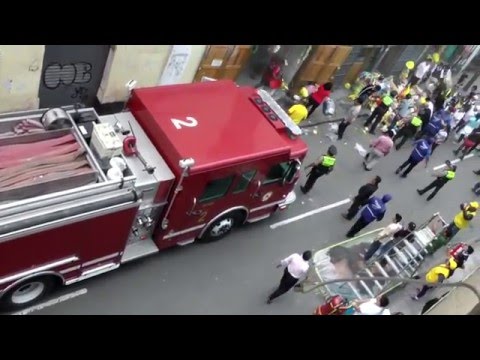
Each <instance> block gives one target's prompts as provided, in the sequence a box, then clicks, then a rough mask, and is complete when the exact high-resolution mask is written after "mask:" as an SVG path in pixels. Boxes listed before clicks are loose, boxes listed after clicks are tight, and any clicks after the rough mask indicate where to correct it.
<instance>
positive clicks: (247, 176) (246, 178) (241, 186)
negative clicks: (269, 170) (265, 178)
mask: <svg viewBox="0 0 480 360" xmlns="http://www.w3.org/2000/svg"><path fill="white" fill-rule="evenodd" d="M256 173H257V171H256V170H250V171H246V172H244V173H243V174H242V175H241V177H240V179H239V180H238V183H237V186H235V189H233V193H234V194H238V193H241V192H243V191H245V190H246V189H247V187H248V184H250V181H252V179H253V178H254V177H255V174H256Z"/></svg>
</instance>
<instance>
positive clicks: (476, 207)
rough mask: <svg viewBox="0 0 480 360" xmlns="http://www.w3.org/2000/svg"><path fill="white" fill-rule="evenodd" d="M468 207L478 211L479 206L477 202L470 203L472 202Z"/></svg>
mask: <svg viewBox="0 0 480 360" xmlns="http://www.w3.org/2000/svg"><path fill="white" fill-rule="evenodd" d="M470 206H471V207H474V208H475V209H478V207H479V204H478V202H476V201H472V202H471V203H470Z"/></svg>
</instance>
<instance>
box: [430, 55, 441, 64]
mask: <svg viewBox="0 0 480 360" xmlns="http://www.w3.org/2000/svg"><path fill="white" fill-rule="evenodd" d="M432 59H433V61H434V62H436V63H438V62H439V61H440V54H439V53H434V54H433V56H432Z"/></svg>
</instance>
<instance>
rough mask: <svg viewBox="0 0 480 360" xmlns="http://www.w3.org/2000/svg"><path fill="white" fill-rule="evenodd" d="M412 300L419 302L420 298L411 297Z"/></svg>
mask: <svg viewBox="0 0 480 360" xmlns="http://www.w3.org/2000/svg"><path fill="white" fill-rule="evenodd" d="M410 299H412V300H413V301H418V297H417V296H411V297H410Z"/></svg>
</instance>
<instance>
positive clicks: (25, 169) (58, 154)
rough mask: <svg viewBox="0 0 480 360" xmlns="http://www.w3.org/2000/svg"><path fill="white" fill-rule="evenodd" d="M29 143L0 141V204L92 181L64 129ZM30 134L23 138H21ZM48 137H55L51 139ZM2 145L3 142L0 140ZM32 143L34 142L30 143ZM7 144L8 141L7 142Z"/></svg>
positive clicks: (79, 151) (82, 153)
mask: <svg viewBox="0 0 480 360" xmlns="http://www.w3.org/2000/svg"><path fill="white" fill-rule="evenodd" d="M44 134H45V137H46V138H45V139H41V140H38V137H35V139H32V141H31V142H26V141H27V140H28V139H27V140H25V138H23V139H22V141H23V143H20V144H18V143H16V144H4V145H2V143H1V142H0V202H2V201H12V200H21V199H25V198H29V197H33V196H38V195H43V194H48V193H51V192H56V191H60V190H65V189H68V188H74V187H79V186H83V185H87V184H89V183H92V182H95V181H96V174H97V172H96V171H95V170H94V169H92V167H91V166H90V163H89V162H88V160H87V157H86V151H85V149H84V148H83V147H82V146H81V144H79V142H78V141H77V139H76V138H75V136H74V135H73V134H72V133H71V132H70V131H68V130H64V131H58V132H55V133H54V134H49V133H48V132H45V133H44ZM28 136H33V135H25V137H28ZM52 136H57V137H53V138H52ZM2 140H4V142H6V141H5V140H7V139H5V138H4V139H2ZM33 140H35V141H33ZM10 142H11V141H10Z"/></svg>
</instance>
